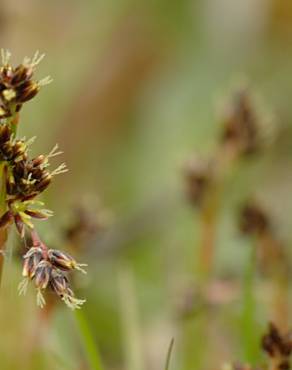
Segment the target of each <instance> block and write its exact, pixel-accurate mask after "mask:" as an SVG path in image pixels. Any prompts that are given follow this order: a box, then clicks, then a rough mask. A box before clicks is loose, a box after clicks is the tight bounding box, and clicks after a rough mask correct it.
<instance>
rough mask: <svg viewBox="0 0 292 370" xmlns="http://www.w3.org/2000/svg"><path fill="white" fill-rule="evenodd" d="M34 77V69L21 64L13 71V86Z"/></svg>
mask: <svg viewBox="0 0 292 370" xmlns="http://www.w3.org/2000/svg"><path fill="white" fill-rule="evenodd" d="M32 75H33V69H32V68H31V67H30V66H24V65H23V64H20V65H19V66H18V67H16V68H15V69H14V71H13V77H12V80H11V84H12V85H18V84H21V83H23V82H25V81H26V80H28V79H30V78H31V77H32Z"/></svg>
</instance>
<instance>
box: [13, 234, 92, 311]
mask: <svg viewBox="0 0 292 370" xmlns="http://www.w3.org/2000/svg"><path fill="white" fill-rule="evenodd" d="M23 259H24V264H23V271H22V275H23V277H24V279H23V281H22V282H21V283H20V285H19V293H20V294H25V292H26V289H27V284H28V281H29V280H31V281H34V283H35V286H36V289H37V304H38V305H39V306H40V307H43V306H44V304H45V299H44V295H43V292H44V291H45V290H46V289H47V288H50V289H51V290H52V291H54V292H55V293H56V294H57V295H58V296H59V297H60V298H61V299H62V300H63V301H64V302H65V303H66V304H67V306H69V307H70V308H72V309H74V308H80V306H81V305H82V304H83V303H84V302H85V301H84V300H83V299H77V298H76V297H75V295H74V293H73V291H72V289H71V288H70V285H69V281H68V278H67V276H66V273H67V272H69V271H71V270H79V271H81V272H83V273H86V272H85V271H84V270H83V268H82V267H83V266H86V265H85V264H80V263H77V262H76V261H75V259H74V258H73V257H71V256H70V255H69V254H67V253H64V252H61V251H59V250H56V249H48V248H47V246H46V245H45V244H44V243H43V242H42V241H41V240H40V239H39V237H38V235H37V234H36V232H34V231H33V232H32V247H31V248H30V249H29V250H28V252H27V253H26V254H25V255H24V256H23Z"/></svg>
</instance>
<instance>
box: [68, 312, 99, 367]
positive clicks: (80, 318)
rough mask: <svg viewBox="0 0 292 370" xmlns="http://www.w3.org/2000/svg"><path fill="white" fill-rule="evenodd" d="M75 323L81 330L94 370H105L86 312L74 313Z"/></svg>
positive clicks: (87, 354)
mask: <svg viewBox="0 0 292 370" xmlns="http://www.w3.org/2000/svg"><path fill="white" fill-rule="evenodd" d="M74 317H75V321H76V323H77V327H78V330H79V334H80V337H81V339H82V344H83V346H84V350H85V352H86V356H87V361H88V364H89V366H90V368H91V369H92V370H103V366H102V361H101V358H100V353H99V350H98V348H97V344H96V342H95V340H94V338H93V335H92V332H91V329H90V325H89V322H88V320H87V317H86V313H85V311H84V310H75V311H74Z"/></svg>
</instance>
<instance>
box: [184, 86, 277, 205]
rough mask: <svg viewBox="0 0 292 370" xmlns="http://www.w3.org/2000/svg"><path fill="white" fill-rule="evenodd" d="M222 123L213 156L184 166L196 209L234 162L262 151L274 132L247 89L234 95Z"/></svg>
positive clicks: (187, 189) (196, 159)
mask: <svg viewBox="0 0 292 370" xmlns="http://www.w3.org/2000/svg"><path fill="white" fill-rule="evenodd" d="M221 122H222V131H221V135H220V137H219V139H218V144H217V148H216V149H215V151H214V153H213V154H212V155H211V156H210V157H209V158H196V157H195V158H192V159H191V161H189V162H188V163H187V164H186V166H185V171H184V174H185V180H186V193H187V196H188V199H189V200H190V203H191V204H192V205H194V206H199V207H202V205H203V204H204V201H205V199H206V196H207V197H208V194H209V193H210V189H212V188H214V187H216V186H217V185H218V182H219V183H220V181H221V177H224V174H225V172H226V170H228V168H229V167H230V165H232V164H233V163H234V160H236V159H239V158H244V157H246V156H247V155H250V154H253V153H257V152H258V151H260V150H261V149H262V148H263V146H264V145H263V144H264V142H265V141H267V137H265V136H267V135H266V134H267V133H268V131H271V130H270V125H269V124H268V122H267V120H266V118H265V119H264V118H263V117H261V116H260V114H259V113H258V111H257V109H256V104H255V102H254V99H253V97H252V95H251V93H250V91H249V90H248V89H247V88H241V89H239V90H237V91H235V92H234V94H233V95H232V96H231V99H230V101H229V103H228V104H226V107H225V111H224V113H223V115H222V118H221ZM263 124H264V125H263ZM264 132H265V133H264ZM269 135H270V134H269Z"/></svg>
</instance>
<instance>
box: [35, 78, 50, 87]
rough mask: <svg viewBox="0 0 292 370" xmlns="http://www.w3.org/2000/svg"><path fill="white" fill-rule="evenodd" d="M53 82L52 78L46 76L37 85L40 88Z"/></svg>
mask: <svg viewBox="0 0 292 370" xmlns="http://www.w3.org/2000/svg"><path fill="white" fill-rule="evenodd" d="M51 82H53V79H52V78H51V76H46V77H44V78H42V79H41V80H39V81H38V83H37V84H38V86H40V87H42V86H46V85H49V84H50V83H51Z"/></svg>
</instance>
